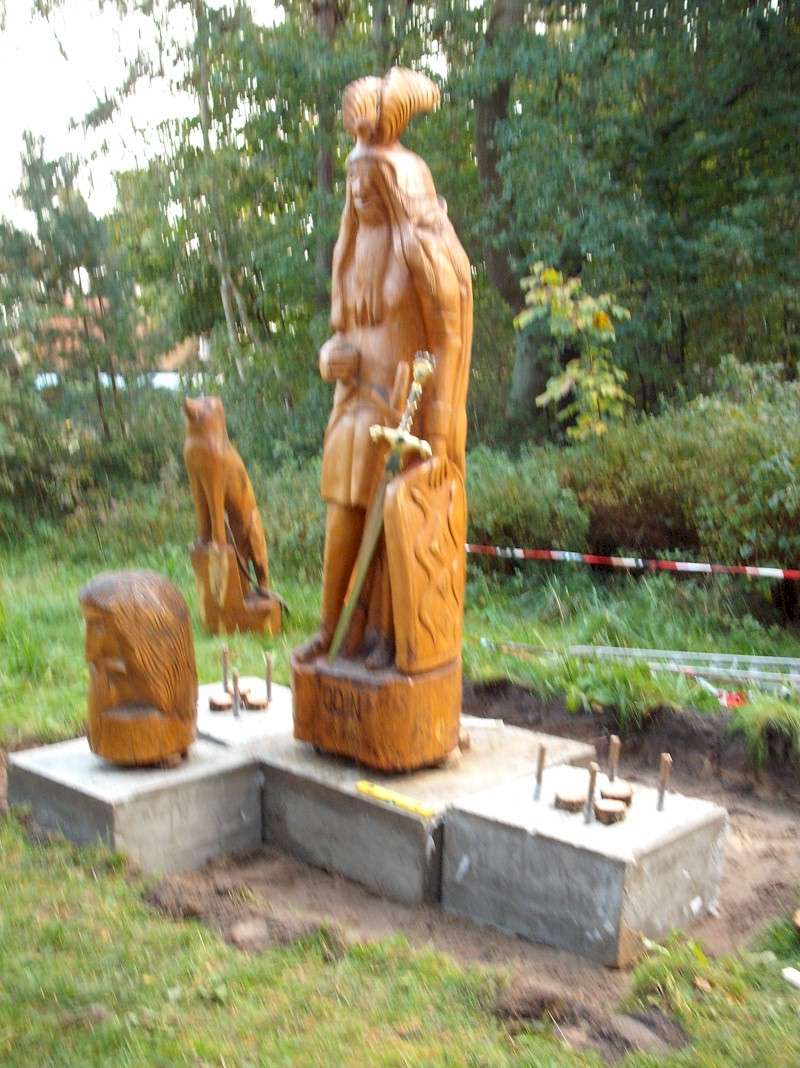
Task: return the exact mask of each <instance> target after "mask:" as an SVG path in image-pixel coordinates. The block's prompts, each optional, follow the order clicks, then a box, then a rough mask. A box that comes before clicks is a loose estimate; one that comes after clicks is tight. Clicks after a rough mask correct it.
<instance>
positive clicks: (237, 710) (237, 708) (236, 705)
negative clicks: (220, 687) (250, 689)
mask: <svg viewBox="0 0 800 1068" xmlns="http://www.w3.org/2000/svg"><path fill="white" fill-rule="evenodd" d="M241 711H242V698H241V695H240V693H239V672H238V671H237V670H236V668H234V669H233V714H234V716H239V715H240V714H241Z"/></svg>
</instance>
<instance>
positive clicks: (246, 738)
mask: <svg viewBox="0 0 800 1068" xmlns="http://www.w3.org/2000/svg"><path fill="white" fill-rule="evenodd" d="M241 681H242V684H243V685H244V684H246V683H247V682H249V681H250V680H249V678H243V679H242V680H241ZM258 681H259V682H260V684H261V685H262V686H263V685H264V681H263V679H259V680H258ZM220 686H221V683H217V684H215V685H203V686H200V687H199V690H198V695H197V736H198V738H205V739H206V740H207V741H210V742H217V744H219V745H225V746H236V747H239V748H242V747H244V748H249V747H252V746H254V745H258V744H259V743H260V742H263V741H265V740H266V739H268V738H271V737H273V736H274V735H276V734H283V735H291V733H292V691H291V688H290V687H289V686H279V685H278V684H277V683H273V686H272V701H271V702H270V706H269V708H268V709H265V710H263V711H256V712H248V711H246V710H243V711H242V713H241V715H239V716H238V717H237V716H234V715H233V713H232V712H212V711H211V710H210V708H209V707H208V695H209V692H210V691H211V690H216V689H219V687H220Z"/></svg>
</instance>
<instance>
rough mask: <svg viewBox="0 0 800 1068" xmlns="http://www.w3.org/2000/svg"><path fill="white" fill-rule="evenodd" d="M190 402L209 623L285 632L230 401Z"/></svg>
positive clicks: (195, 552)
mask: <svg viewBox="0 0 800 1068" xmlns="http://www.w3.org/2000/svg"><path fill="white" fill-rule="evenodd" d="M183 410H184V412H185V414H186V442H185V444H184V447H183V458H184V461H185V463H186V470H187V472H188V474H189V485H190V487H191V490H192V497H193V498H194V507H195V513H196V515H197V541H196V542H195V544H194V546H193V547H192V550H191V557H192V565H193V567H194V573H195V579H196V581H197V593H198V597H199V599H200V615H201V617H202V620H203V624H204V626H205V627H206V629H207V630H208V631H209V632H210V633H211V634H219V633H230V632H232V631H235V630H250V631H256V632H263V631H269V633H270V634H277V633H278V631H279V630H280V628H281V601H280V598H279V597H278V596H277V595H276V594H274V593H272V592H270V589H269V563H268V559H267V540H266V537H265V536H264V527H263V525H262V523H261V516H260V515H259V512H258V505H257V504H256V498H255V494H254V493H253V487H252V485H251V483H250V479H249V478H248V476H247V470H246V469H245V466H244V463H243V462H242V458H241V456H240V455H239V453H238V452H237V451H236V449H235V448H234V447H233V445H232V444H231V442H230V440H229V438H228V431H227V429H226V426H225V409H224V408H223V406H222V401H221V400H220V399H219V398H218V397H196V398H194V399H192V398H188V397H187V399H186V400H185V401H184V402H183ZM251 567H252V569H253V573H252V574H251V571H250V568H251Z"/></svg>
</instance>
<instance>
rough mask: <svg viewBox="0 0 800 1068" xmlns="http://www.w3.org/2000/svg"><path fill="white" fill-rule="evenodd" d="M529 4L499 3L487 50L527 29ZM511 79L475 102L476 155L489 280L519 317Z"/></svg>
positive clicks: (494, 7) (497, 0)
mask: <svg viewBox="0 0 800 1068" xmlns="http://www.w3.org/2000/svg"><path fill="white" fill-rule="evenodd" d="M524 15H525V5H524V4H522V3H520V2H519V0H495V2H494V4H493V5H492V12H491V15H490V16H489V25H488V27H487V29H486V36H485V38H484V42H483V51H485V52H489V51H491V50H492V49H495V50H499V49H501V48H503V47H508V46H509V45H510V43H511V41H512V39H513V36H514V35H515V34H519V33H521V32H522V31H523V29H524V24H525V19H524ZM511 82H512V79H511V77H510V76H507V77H502V78H498V79H494V80H492V81H490V82H489V85H488V87H487V92H486V93H485V94H484V95H482V96H478V97H476V100H475V155H476V157H477V161H478V178H479V180H480V184H481V192H482V193H483V202H484V204H486V205H487V208H488V210H489V212H490V214H491V215H493V216H494V219H493V220H492V226H491V232H490V234H489V240H488V243H487V248H486V266H487V269H488V272H489V278H490V279H491V281H492V284H493V285H494V286H495V288H496V289H497V291H498V292H499V294H500V296H501V297H502V298H503V300H504V301H505V302H506V304H507V305H508V306H509V308H510V309H511V311H512V312H513V313H514V314H515V315H516V314H517V312H519V311H520V310H521V309H522V308H523V307H524V298H523V294H522V290H521V289H520V285H519V283H520V279H519V276H518V275H517V273H516V271H515V270H514V268H513V266H512V264H511V250H510V249H509V248H508V247H507V246H504V245H502V244H501V241H500V231H501V226H500V210H501V203H500V201H501V199H502V178H501V175H500V151H499V149H498V147H497V125H498V123H501V122H503V121H504V120H505V119H507V118H508V105H509V101H510V98H511Z"/></svg>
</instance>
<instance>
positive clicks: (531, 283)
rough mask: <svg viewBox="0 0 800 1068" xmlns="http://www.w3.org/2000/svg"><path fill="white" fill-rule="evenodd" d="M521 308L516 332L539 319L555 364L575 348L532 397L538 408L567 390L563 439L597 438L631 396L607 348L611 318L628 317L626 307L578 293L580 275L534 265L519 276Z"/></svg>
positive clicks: (562, 396)
mask: <svg viewBox="0 0 800 1068" xmlns="http://www.w3.org/2000/svg"><path fill="white" fill-rule="evenodd" d="M522 288H523V289H524V290H525V291H526V293H525V304H526V307H525V309H524V310H523V311H521V312H520V313H519V315H518V316H517V317H516V319H515V320H514V325H515V326H516V328H517V329H518V330H524V329H525V327H526V326H528V325H529V324H530V323H532V322H534V321H535V320H537V319H541V320H545V321H546V323H547V328H548V331H549V333H550V336H551V337H552V338H553V339H554V341H555V346H556V352H555V358H556V360H555V362H556V363H557V364H560V363H561V361H562V358H563V356H564V354H565V352H568V351H574V350H575V349H577V351H578V354H579V355H578V356H577V357H575V358H573V359H570V360H568V361H567V364H566V367H565V368H564V370H563V371H560V372H559V373H558V374H556V375H553V376H552V378H550V379H549V380H548V383H547V388H546V389H545V391H544V393H541V394H540V395H539V396H538V397H537V398H536V403H537V405H538V406H539V407H540V408H541V407H544V405H546V404H560V403H561V402H562V401H563V400H564V399H565V398H566V397H569V396H570V394H572V396H573V400H571V402H570V403H569V404H567V405H566V406H565V407H563V408H562V409H561V410H560V411H559V413H558V419H559V420H560V421H565V420H567V419H572V418H573V417H575V423H574V425H573V426H570V427H567V437H568V438H572V439H574V440H575V441H582V440H584V439H585V438H591V437H600V436H601V435H602V434H605V433H606V431H607V430H608V424H609V422H611V421H616V420H620V419H622V418H623V417H624V415H625V406H626V405H627V404H632V403H633V397H631V396H630V394H629V393H626V392H625V390H624V389H623V388H622V384H623V382H625V381H626V380H627V378H628V375H627V372H626V371H623V370H622V368H621V367H617V366H616V365H615V364H613V363H612V362H611V355H612V354H611V346H612V345H613V343H614V341H615V340H616V334H615V331H614V320H615V319H616V320H625V319H630V317H631V313H630V312H629V311H628V309H627V308H623V307H621V306H620V305H619V304H617V303H616V301H615V299H614V297H613V296H612V294H611V293H601V294H600V296H598V297H591V296H589V295H588V294H586V293H583V292H582V285H581V280H580V278H567V279H565V278H564V276H563V275H562V274H561V272H560V271H557V270H555V268H553V267H545V265H544V264H543V263H541V262H540V263H534V265H533V274H532V275H530V276H529V277H528V278H523V280H522Z"/></svg>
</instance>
